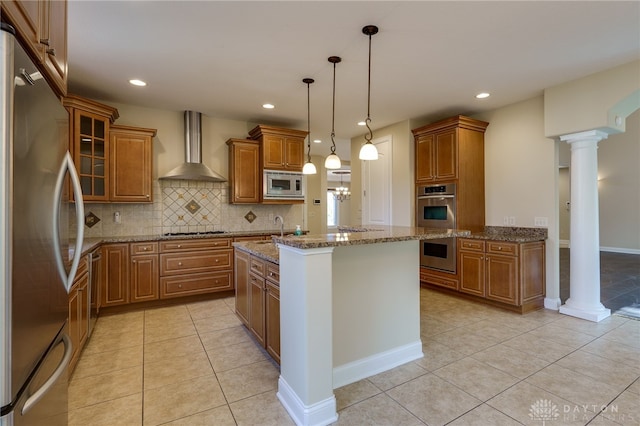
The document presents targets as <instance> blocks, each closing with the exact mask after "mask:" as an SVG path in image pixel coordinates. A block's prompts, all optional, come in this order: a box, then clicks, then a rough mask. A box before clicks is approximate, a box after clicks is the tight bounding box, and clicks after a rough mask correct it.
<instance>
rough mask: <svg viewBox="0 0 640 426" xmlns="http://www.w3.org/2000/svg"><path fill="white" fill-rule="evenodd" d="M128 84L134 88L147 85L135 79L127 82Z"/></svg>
mask: <svg viewBox="0 0 640 426" xmlns="http://www.w3.org/2000/svg"><path fill="white" fill-rule="evenodd" d="M129 83H131V84H133V85H134V86H140V87H142V86H146V85H147V83H145V82H144V81H142V80H138V79H137V78H134V79H133V80H129Z"/></svg>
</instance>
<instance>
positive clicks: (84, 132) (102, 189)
mask: <svg viewBox="0 0 640 426" xmlns="http://www.w3.org/2000/svg"><path fill="white" fill-rule="evenodd" d="M63 104H64V106H65V107H67V109H68V110H69V114H70V127H71V130H70V134H71V140H70V143H69V151H70V152H71V153H72V154H73V161H74V163H75V166H76V169H77V170H78V175H79V177H80V186H81V187H82V196H83V198H84V201H86V202H110V201H111V202H118V203H121V202H134V203H145V202H151V201H153V194H152V191H151V183H152V179H153V178H152V158H153V157H152V142H153V137H154V136H155V134H156V130H155V129H143V128H138V127H129V126H115V125H113V122H114V121H115V120H116V119H117V118H118V117H119V114H118V110H117V109H115V108H113V107H110V106H108V105H104V104H101V103H99V102H96V101H92V100H90V99H85V98H81V97H78V96H74V95H69V96H67V97H66V98H64V99H63Z"/></svg>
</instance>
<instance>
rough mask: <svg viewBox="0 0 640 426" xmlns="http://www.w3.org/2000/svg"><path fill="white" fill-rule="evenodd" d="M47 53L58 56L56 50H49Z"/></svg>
mask: <svg viewBox="0 0 640 426" xmlns="http://www.w3.org/2000/svg"><path fill="white" fill-rule="evenodd" d="M47 53H48V54H49V55H51V56H56V49H47Z"/></svg>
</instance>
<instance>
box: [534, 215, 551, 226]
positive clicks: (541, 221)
mask: <svg viewBox="0 0 640 426" xmlns="http://www.w3.org/2000/svg"><path fill="white" fill-rule="evenodd" d="M533 225H534V226H549V218H547V217H534V218H533Z"/></svg>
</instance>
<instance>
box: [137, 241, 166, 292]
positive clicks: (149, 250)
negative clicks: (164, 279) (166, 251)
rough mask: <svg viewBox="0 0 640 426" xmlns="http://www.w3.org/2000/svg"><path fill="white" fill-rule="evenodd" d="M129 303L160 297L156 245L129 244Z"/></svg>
mask: <svg viewBox="0 0 640 426" xmlns="http://www.w3.org/2000/svg"><path fill="white" fill-rule="evenodd" d="M130 249H131V275H130V277H129V283H130V298H129V302H130V303H135V302H146V301H149V300H157V299H158V298H159V297H160V273H159V268H158V264H159V261H158V243H157V242H146V243H132V244H131V247H130Z"/></svg>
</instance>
